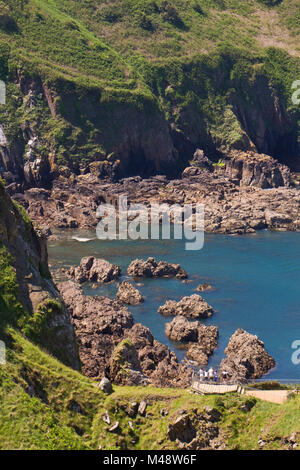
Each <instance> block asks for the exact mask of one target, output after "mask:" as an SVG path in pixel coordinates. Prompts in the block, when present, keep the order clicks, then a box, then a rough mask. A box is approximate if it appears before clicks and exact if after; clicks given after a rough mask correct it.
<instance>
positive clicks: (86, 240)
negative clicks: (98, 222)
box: [72, 237, 96, 243]
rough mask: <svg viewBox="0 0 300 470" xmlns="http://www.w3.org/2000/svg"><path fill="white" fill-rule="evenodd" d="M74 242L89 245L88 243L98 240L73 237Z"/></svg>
mask: <svg viewBox="0 0 300 470" xmlns="http://www.w3.org/2000/svg"><path fill="white" fill-rule="evenodd" d="M72 240H76V241H77V242H80V243H87V242H91V241H93V240H96V238H81V237H72Z"/></svg>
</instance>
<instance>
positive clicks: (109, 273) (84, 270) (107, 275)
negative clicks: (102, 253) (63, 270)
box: [68, 256, 121, 283]
mask: <svg viewBox="0 0 300 470" xmlns="http://www.w3.org/2000/svg"><path fill="white" fill-rule="evenodd" d="M120 274H121V268H120V267H119V266H117V265H116V264H111V263H109V262H108V261H106V260H105V259H99V258H95V257H94V256H87V257H85V258H82V259H81V261H80V265H79V266H78V267H74V266H72V267H71V268H70V270H69V272H68V275H69V276H70V277H72V278H74V279H75V281H77V282H80V283H82V282H86V281H91V282H99V283H102V282H111V281H115V280H116V279H118V277H119V276H120Z"/></svg>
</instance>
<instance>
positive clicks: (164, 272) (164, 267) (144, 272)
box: [127, 258, 188, 279]
mask: <svg viewBox="0 0 300 470" xmlns="http://www.w3.org/2000/svg"><path fill="white" fill-rule="evenodd" d="M127 274H129V276H132V277H134V278H138V277H176V278H177V279H186V278H187V277H188V275H187V273H186V271H185V270H184V269H183V268H182V267H181V266H180V265H179V264H171V263H167V262H166V261H156V260H155V259H154V258H148V259H147V260H146V261H144V260H142V259H136V260H134V261H132V263H130V265H129V267H128V269H127Z"/></svg>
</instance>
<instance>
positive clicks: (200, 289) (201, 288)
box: [196, 283, 213, 292]
mask: <svg viewBox="0 0 300 470" xmlns="http://www.w3.org/2000/svg"><path fill="white" fill-rule="evenodd" d="M196 290H197V291H198V292H206V291H208V290H213V287H212V286H211V285H210V284H206V283H205V284H199V286H198V287H197V288H196Z"/></svg>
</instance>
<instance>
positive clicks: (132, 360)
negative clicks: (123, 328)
mask: <svg viewBox="0 0 300 470" xmlns="http://www.w3.org/2000/svg"><path fill="white" fill-rule="evenodd" d="M110 377H111V380H112V381H113V382H114V383H116V384H119V385H148V383H149V380H148V379H147V377H146V376H144V375H143V373H142V367H141V364H140V361H139V357H138V352H137V350H136V348H135V347H134V345H133V344H132V343H131V341H129V340H128V339H125V340H123V341H121V342H120V343H119V344H118V345H117V346H116V348H115V349H114V350H113V353H112V355H111V358H110Z"/></svg>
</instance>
